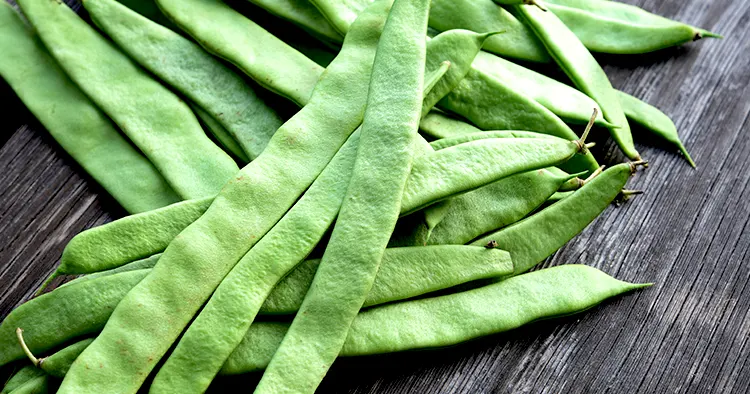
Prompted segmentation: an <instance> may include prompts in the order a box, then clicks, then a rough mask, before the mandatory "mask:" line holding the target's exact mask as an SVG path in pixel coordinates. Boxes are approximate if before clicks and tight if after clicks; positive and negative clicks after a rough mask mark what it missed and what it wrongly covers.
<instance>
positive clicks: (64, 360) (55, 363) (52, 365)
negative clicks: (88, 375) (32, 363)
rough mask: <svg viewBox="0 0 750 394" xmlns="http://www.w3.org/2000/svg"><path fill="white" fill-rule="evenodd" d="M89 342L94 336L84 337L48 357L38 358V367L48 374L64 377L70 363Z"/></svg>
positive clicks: (92, 340)
mask: <svg viewBox="0 0 750 394" xmlns="http://www.w3.org/2000/svg"><path fill="white" fill-rule="evenodd" d="M91 342H94V338H88V339H84V340H81V341H78V342H76V343H74V344H72V345H69V346H66V347H65V348H63V349H61V350H58V351H57V352H55V353H53V354H52V355H50V356H49V357H44V358H41V359H39V368H41V369H42V370H44V372H46V373H47V374H49V375H50V376H54V377H57V378H64V377H65V374H66V373H68V370H69V369H70V365H71V364H73V361H75V359H76V358H78V355H80V354H81V353H82V352H83V350H84V349H86V348H87V347H88V346H89V345H91Z"/></svg>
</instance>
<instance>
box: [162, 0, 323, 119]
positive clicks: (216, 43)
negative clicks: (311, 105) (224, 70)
mask: <svg viewBox="0 0 750 394" xmlns="http://www.w3.org/2000/svg"><path fill="white" fill-rule="evenodd" d="M156 3H157V4H158V5H159V8H160V9H161V10H162V12H164V13H165V14H166V15H167V16H168V17H169V18H170V19H172V20H173V21H174V22H175V23H176V24H177V25H178V26H180V28H181V29H182V30H184V31H185V32H187V33H188V34H189V35H190V36H192V37H193V38H194V39H195V41H196V42H198V43H200V44H201V45H202V46H203V47H204V48H206V50H208V51H209V52H211V53H213V54H214V55H216V56H218V57H220V58H223V59H225V60H227V61H228V62H230V63H232V64H234V65H235V66H237V67H238V68H239V69H240V70H242V71H243V72H245V73H246V74H247V75H248V76H250V77H251V78H252V79H254V80H255V81H256V82H257V83H258V84H260V85H261V86H263V87H265V88H267V89H269V90H271V91H273V92H275V93H277V94H279V95H281V96H284V97H286V98H288V99H290V100H292V101H293V102H295V103H297V104H298V105H300V106H304V105H305V104H307V103H308V102H309V100H310V95H311V94H312V91H313V89H314V88H315V85H316V84H317V82H318V78H319V77H320V75H321V74H322V73H323V68H322V67H320V66H318V65H317V64H315V62H313V61H312V60H310V59H308V58H307V57H306V56H305V55H303V54H301V53H299V52H297V50H295V49H294V48H292V47H290V46H289V45H287V44H285V43H284V42H282V41H281V40H279V39H278V38H276V37H274V36H273V35H272V34H271V33H269V32H267V31H266V30H264V29H263V28H261V27H260V26H258V25H257V24H255V22H253V21H251V20H250V19H247V18H245V17H244V16H243V15H242V14H240V13H239V12H237V11H235V10H233V9H232V8H231V7H229V6H228V5H226V4H224V2H222V1H220V0H156Z"/></svg>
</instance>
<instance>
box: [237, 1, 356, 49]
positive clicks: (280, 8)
mask: <svg viewBox="0 0 750 394" xmlns="http://www.w3.org/2000/svg"><path fill="white" fill-rule="evenodd" d="M250 2H251V3H253V4H255V5H257V6H259V7H261V8H263V9H265V10H266V11H268V12H270V13H272V14H274V15H276V16H278V17H281V18H283V19H286V20H288V21H290V22H293V23H295V24H297V25H299V26H301V27H302V28H304V29H305V30H307V31H309V32H311V33H313V34H316V35H319V36H320V37H323V38H325V39H328V40H331V41H333V42H342V41H344V36H343V35H341V34H340V33H339V32H338V31H336V29H334V28H333V26H331V24H330V23H328V21H326V19H325V17H323V15H322V14H321V13H320V11H318V9H317V8H315V6H314V5H312V3H310V1H308V0H250Z"/></svg>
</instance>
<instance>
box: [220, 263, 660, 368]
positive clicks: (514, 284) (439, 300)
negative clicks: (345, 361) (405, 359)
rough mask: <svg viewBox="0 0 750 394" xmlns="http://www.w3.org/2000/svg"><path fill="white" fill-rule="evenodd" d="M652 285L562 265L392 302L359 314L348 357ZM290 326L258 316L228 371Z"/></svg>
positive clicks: (259, 353)
mask: <svg viewBox="0 0 750 394" xmlns="http://www.w3.org/2000/svg"><path fill="white" fill-rule="evenodd" d="M647 286H648V285H647V284H631V283H627V282H621V281H619V280H616V279H614V278H612V277H610V276H609V275H607V274H605V273H603V272H601V271H599V270H597V269H595V268H591V267H587V266H583V265H563V266H559V267H553V268H547V269H544V270H540V271H535V272H530V273H527V274H524V275H520V276H517V277H514V278H511V279H508V280H504V281H501V282H498V283H495V284H492V285H489V286H485V287H481V288H478V289H474V290H469V291H465V292H461V293H455V294H450V295H445V296H441V297H435V298H427V299H422V300H416V301H406V302H400V303H396V304H390V305H385V306H382V307H377V308H372V309H368V310H366V311H362V312H360V313H359V314H358V315H357V317H356V318H355V319H354V322H353V324H352V327H351V329H350V330H349V334H348V336H347V339H346V342H345V344H344V346H343V348H342V349H341V356H362V355H372V354H379V353H387V352H397V351H404V350H410V349H422V348H435V347H444V346H451V345H456V344H459V343H461V342H465V341H468V340H471V339H474V338H478V337H480V336H485V335H491V334H496V333H500V332H504V331H508V330H512V329H515V328H518V327H521V326H523V325H525V324H529V323H533V322H535V321H539V320H543V319H551V318H555V317H560V316H567V315H571V314H575V313H580V312H583V311H585V310H587V309H590V308H592V307H594V306H596V305H598V304H599V303H601V302H603V301H605V300H606V299H608V298H611V297H614V296H617V295H620V294H623V293H626V292H629V291H633V290H637V289H641V288H644V287H647ZM287 327H288V323H273V322H265V323H254V324H253V325H252V327H251V329H250V330H249V331H248V333H247V336H246V337H245V339H244V340H243V342H242V343H241V344H240V346H238V347H237V349H236V350H235V351H234V353H233V354H232V356H230V357H229V359H228V360H227V362H226V363H225V364H224V367H223V368H222V371H221V373H222V374H224V375H233V374H240V373H246V372H250V371H258V370H262V369H263V368H265V367H266V366H267V365H268V362H269V360H270V359H271V357H272V356H273V354H274V353H275V351H276V348H277V347H278V346H279V343H281V340H282V338H283V337H284V335H285V334H286V330H287Z"/></svg>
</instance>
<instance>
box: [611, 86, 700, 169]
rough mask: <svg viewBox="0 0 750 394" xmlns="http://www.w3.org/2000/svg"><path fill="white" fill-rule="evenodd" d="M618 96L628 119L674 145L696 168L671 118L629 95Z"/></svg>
mask: <svg viewBox="0 0 750 394" xmlns="http://www.w3.org/2000/svg"><path fill="white" fill-rule="evenodd" d="M617 94H618V97H619V99H620V103H622V108H623V110H625V115H627V117H628V119H630V120H631V121H633V122H634V123H635V124H637V125H639V126H641V127H643V128H644V129H645V130H647V131H649V132H651V133H652V134H655V135H657V136H659V137H661V138H662V139H664V140H666V141H667V142H669V143H671V144H672V145H674V146H675V147H676V148H677V149H679V151H680V152H681V153H682V155H683V156H685V160H687V161H688V163H690V165H691V166H693V167H695V162H694V161H693V159H692V158H691V157H690V154H689V153H688V151H687V149H685V145H683V143H682V141H680V136H679V135H677V127H676V126H675V125H674V122H672V119H670V118H669V116H667V115H666V114H664V112H661V111H660V110H659V109H658V108H656V107H654V106H652V105H649V104H647V103H645V102H643V101H641V100H638V99H637V98H635V97H633V96H631V95H629V94H627V93H624V92H619V91H618V92H617Z"/></svg>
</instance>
